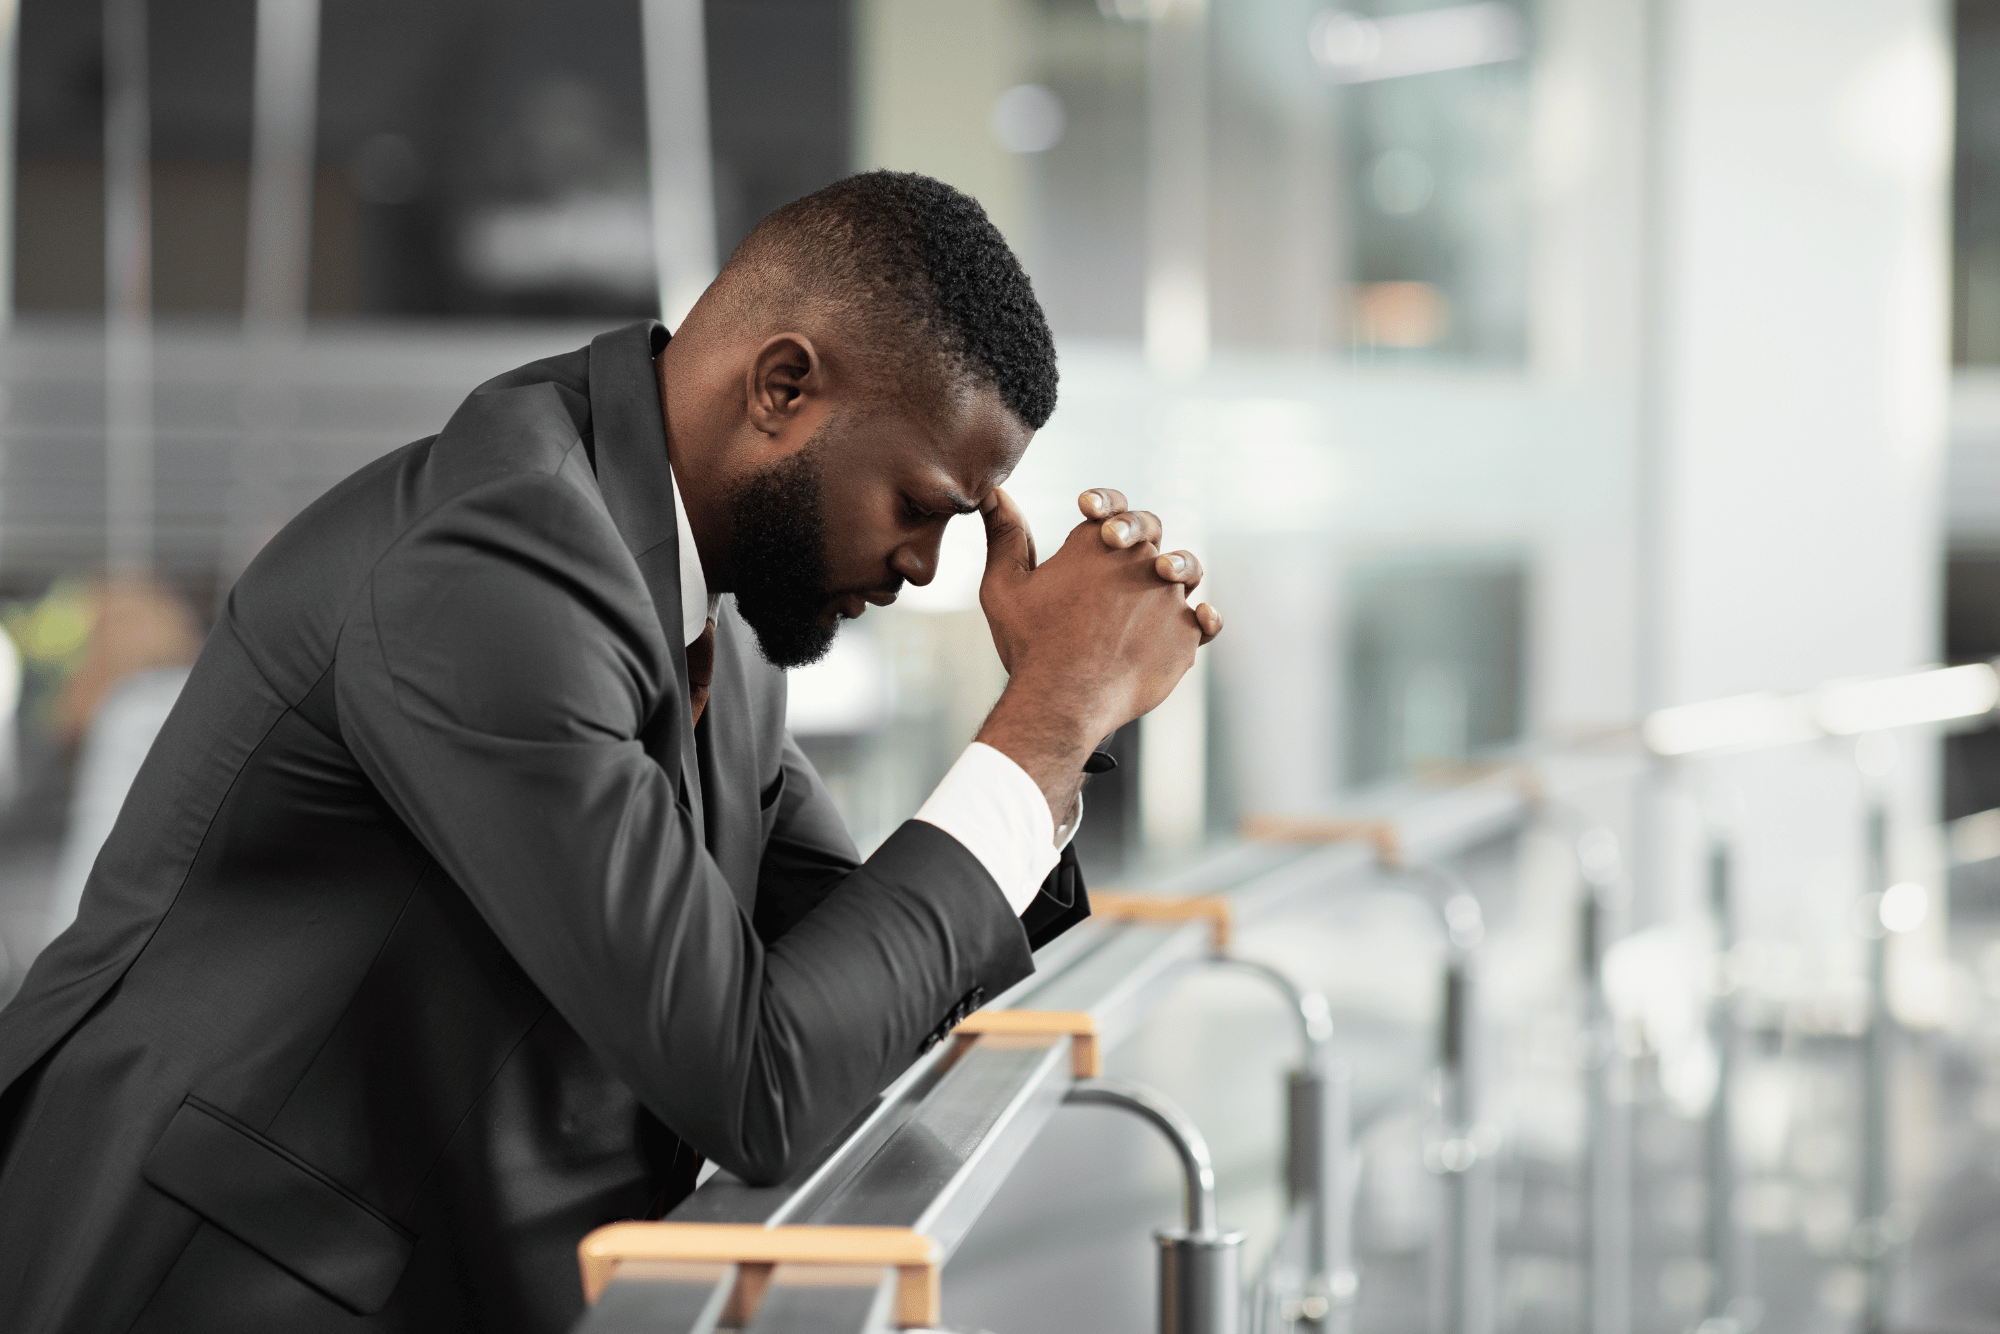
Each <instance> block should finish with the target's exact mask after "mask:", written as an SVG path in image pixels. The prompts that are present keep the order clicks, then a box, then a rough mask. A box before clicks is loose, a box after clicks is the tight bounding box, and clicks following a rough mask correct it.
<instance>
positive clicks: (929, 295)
mask: <svg viewBox="0 0 2000 1334" xmlns="http://www.w3.org/2000/svg"><path fill="white" fill-rule="evenodd" d="M767 265H776V266H777V267H779V268H781V269H782V270H784V271H785V274H786V278H787V279H788V283H787V285H790V286H795V287H797V288H799V289H803V290H802V291H801V292H800V295H802V296H805V297H806V298H808V299H816V300H826V301H830V302H832V303H835V304H837V305H839V306H840V307H842V308H844V309H845V310H846V311H847V312H848V313H850V314H851V315H853V316H854V317H855V318H857V319H858V320H859V321H860V322H861V323H862V325H863V326H864V328H865V329H866V330H867V332H868V333H869V334H870V335H872V336H873V341H876V342H878V343H879V344H881V345H882V346H884V347H889V346H896V347H899V348H901V349H902V350H903V351H904V352H906V353H909V352H917V353H918V354H919V355H921V352H923V351H927V352H929V353H930V354H931V356H932V357H933V358H941V359H942V363H943V368H944V369H946V370H952V371H957V372H958V373H960V374H969V375H971V376H973V377H975V378H976V379H979V380H982V381H985V382H986V383H988V384H991V385H992V386H993V387H994V388H995V389H996V390H997V391H998V392H999V395H1000V401H1001V402H1002V403H1005V404H1006V405H1007V408H1008V410H1009V411H1010V412H1012V413H1013V414H1014V415H1015V416H1016V417H1018V418H1020V419H1021V421H1022V423H1023V424H1025V425H1026V426H1028V427H1029V428H1030V429H1032V430H1039V429H1041V426H1042V424H1043V423H1044V422H1046V421H1047V420H1048V419H1049V414H1050V413H1052V412H1054V411H1055V406H1056V346H1055V339H1054V337H1053V336H1052V335H1051V334H1050V333H1049V322H1048V319H1047V317H1046V316H1044V315H1043V314H1042V306H1041V302H1039V301H1037V300H1036V299H1035V291H1034V288H1033V286H1032V285H1031V284H1030V283H1029V282H1028V275H1027V274H1026V273H1025V272H1023V271H1022V268H1021V261H1020V260H1019V259H1017V258H1015V256H1014V252H1013V251H1012V250H1011V249H1009V248H1008V246H1007V241H1006V238H1005V237H1003V236H1001V235H1000V229H999V228H997V227H995V226H994V225H993V222H992V220H991V219H990V218H988V217H987V216H986V210H985V209H983V208H981V207H980V206H979V201H978V200H976V199H974V198H972V197H971V196H970V195H967V194H965V193H963V192H962V191H959V190H955V189H953V188H952V187H951V186H949V185H946V184H945V183H944V182H943V181H940V180H935V179H933V178H931V177H929V176H921V175H918V174H917V173H915V172H908V171H869V172H863V173H861V174H860V175H858V176H849V177H848V178H847V179H845V180H842V181H836V182H834V183H833V184H832V185H829V186H827V187H826V188H825V189H823V190H819V191H817V192H815V193H813V194H809V195H807V196H806V197H805V198H803V199H799V200H795V201H793V202H792V203H790V204H787V205H785V206H784V207H783V208H781V209H779V210H778V211H777V212H775V213H773V214H771V215H770V216H769V217H767V218H765V219H764V220H763V221H762V222H760V223H758V224H757V226H756V228H755V229H754V230H753V231H751V233H750V235H749V236H747V237H745V238H744V239H743V243H742V244H741V245H739V246H737V247H736V251H735V253H734V254H732V255H731V256H730V257H729V264H728V265H727V266H726V267H725V268H724V270H723V273H724V276H725V278H727V277H729V276H731V274H730V271H731V270H737V271H738V272H739V273H740V272H741V271H742V270H744V269H745V268H751V267H756V268H762V267H765V266H767ZM911 335H919V336H918V337H914V338H913V337H911ZM913 345H915V346H913ZM911 369H914V368H911Z"/></svg>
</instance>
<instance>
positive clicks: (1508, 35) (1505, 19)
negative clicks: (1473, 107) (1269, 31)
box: [1306, 3, 1525, 83]
mask: <svg viewBox="0 0 2000 1334" xmlns="http://www.w3.org/2000/svg"><path fill="white" fill-rule="evenodd" d="M1306 42H1307V46H1308V47H1309V48H1310V49H1311V51H1312V57H1313V60H1314V61H1315V62H1317V63H1318V65H1319V67H1320V68H1321V69H1323V70H1325V71H1326V72H1327V74H1328V75H1329V76H1331V77H1332V78H1333V80H1334V81H1335V82H1336V83H1373V82H1375V81H1376V80H1378V79H1398V78H1402V77H1403V76H1404V75H1408V74H1435V73H1438V72H1439V71H1441V70H1448V69H1466V68H1469V67H1471V66H1473V65H1492V64H1496V63H1498V62H1500V61H1503V60H1513V59H1514V58H1516V57H1517V56H1519V55H1520V54H1521V52H1522V50H1523V49H1524V46H1525V43H1524V41H1523V34H1522V31H1521V16H1520V15H1519V14H1516V13H1515V12H1514V10H1513V9H1512V8H1510V7H1509V6H1507V5H1503V4H1497V3H1492V4H1479V5H1455V6H1453V7H1451V8H1449V9H1430V10H1425V11H1423V12H1421V13H1417V14H1392V15H1388V16H1385V17H1383V18H1369V17H1367V16H1366V15H1363V14H1355V13H1350V12H1349V11H1347V10H1343V9H1328V10H1322V11H1321V12H1320V13H1319V14H1318V15H1316V16H1315V17H1314V18H1313V21H1312V26H1311V28H1309V29H1308V30H1307V35H1306Z"/></svg>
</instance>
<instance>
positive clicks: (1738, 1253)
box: [1701, 836, 1757, 1334]
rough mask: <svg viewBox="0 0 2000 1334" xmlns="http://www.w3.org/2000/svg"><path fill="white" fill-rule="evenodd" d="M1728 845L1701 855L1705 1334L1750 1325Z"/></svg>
mask: <svg viewBox="0 0 2000 1334" xmlns="http://www.w3.org/2000/svg"><path fill="white" fill-rule="evenodd" d="M1732 871H1733V864H1732V859H1731V856H1730V847H1729V843H1728V841H1727V840H1726V839H1725V838H1722V837H1720V836H1711V838H1710V841H1709V849H1708V910H1709V915H1710V918H1711V920H1712V922H1713V925H1714V929H1715V959H1716V975H1715V978H1714V985H1713V987H1712V992H1713V994H1712V997H1711V999H1710V1001H1709V1010H1708V1031H1709V1041H1710V1043H1711V1044H1712V1045H1713V1046H1714V1049H1715V1098H1714V1101H1712V1102H1711V1103H1710V1104H1709V1109H1708V1126H1707V1134H1706V1136H1705V1139H1704V1143H1703V1148H1702V1151H1703V1177H1704V1182H1705V1185H1706V1187H1707V1196H1708V1201H1707V1209H1708V1220H1707V1227H1706V1229H1705V1240H1706V1245H1707V1260H1708V1266H1709V1269H1708V1272H1709V1286H1708V1305H1707V1309H1706V1311H1705V1312H1704V1315H1705V1319H1704V1320H1703V1321H1702V1323H1701V1329H1702V1330H1703V1331H1704V1332H1705V1334H1742V1332H1743V1331H1746V1330H1749V1329H1753V1328H1755V1327H1756V1324H1757V1308H1756V1299H1755V1297H1754V1296H1753V1295H1752V1294H1751V1293H1750V1290H1749V1282H1748V1273H1747V1270H1748V1268H1749V1266H1748V1265H1747V1264H1746V1263H1745V1260H1746V1258H1747V1257H1746V1256H1745V1254H1744V1248H1745V1245H1746V1241H1745V1238H1744V1236H1743V1233H1742V1229H1740V1228H1739V1227H1737V1225H1736V1194H1737V1174H1736V1134H1735V1123H1734V1119H1733V1117H1732V1115H1731V1114H1732V1112H1733V1110H1734V1109H1733V1107H1732V1105H1731V1091H1732V1089H1733V1088H1734V1086H1735V1078H1736V1065H1737V1055H1738V1053H1737V1045H1738V1044H1737V1040H1736V1029H1737V1018H1736V1010H1737V997H1736V991H1737V987H1736V963H1735V958H1736V926H1735V922H1736V911H1735V903H1734V896H1733V889H1734V886H1733V883H1732V881H1733V878H1734V877H1733V875H1732Z"/></svg>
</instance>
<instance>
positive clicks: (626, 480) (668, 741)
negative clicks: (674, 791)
mask: <svg viewBox="0 0 2000 1334" xmlns="http://www.w3.org/2000/svg"><path fill="white" fill-rule="evenodd" d="M666 344H667V331H666V329H665V328H663V327H662V326H661V325H660V324H658V323H657V322H655V321H653V320H645V321H642V322H641V323H638V324H632V325H627V326H626V327H625V328H623V329H616V330H613V331H612V332H610V333H607V334H599V335H598V336H597V337H596V338H594V339H592V340H591V344H590V421H591V435H592V438H593V442H594V453H595V455H596V464H597V488H598V490H599V491H600V492H602V493H603V496H604V505H605V508H606V509H608V510H610V512H611V520H612V522H613V523H615V524H616V525H617V526H618V532H619V535H620V536H621V537H623V538H624V539H625V546H626V548H627V549H628V550H629V551H631V553H632V559H633V560H634V561H636V562H637V563H638V566H639V573H640V575H641V577H643V578H644V579H645V581H646V591H647V592H648V593H650V594H651V595H652V599H653V608H654V610H655V611H656V612H657V613H658V614H659V617H660V629H661V630H662V631H664V632H665V634H666V637H667V642H668V656H669V657H670V659H671V660H672V662H673V667H674V687H675V688H674V690H673V691H672V697H671V698H669V699H666V700H662V701H661V703H660V707H659V709H658V711H657V712H656V713H655V715H654V717H653V719H652V720H651V721H650V722H649V723H648V724H647V728H646V737H645V742H646V749H647V751H648V752H649V753H650V754H651V755H652V756H653V758H654V759H655V760H656V761H658V762H659V764H660V765H661V766H662V767H664V768H666V769H667V770H668V771H669V772H675V773H678V774H679V776H680V783H681V796H682V799H683V800H684V801H686V802H687V804H688V807H689V809H690V810H692V811H693V813H694V818H695V823H696V826H697V827H698V828H702V829H706V827H707V825H706V821H705V820H704V818H703V812H702V792H701V770H700V766H699V760H698V758H697V756H696V754H695V743H694V728H693V726H692V725H691V724H690V721H689V718H688V669H687V648H686V644H687V630H686V627H685V626H684V625H683V624H682V623H681V557H680V532H679V529H678V527H677V526H676V524H675V522H674V489H673V488H674V484H673V472H672V468H671V466H670V465H669V463H668V461H667V431H666V421H665V418H664V417H663V416H662V414H661V410H660V390H659V380H658V378H657V376H656V374H655V371H654V369H653V358H654V356H655V355H657V354H658V352H659V350H660V349H661V348H663V347H665V346H666Z"/></svg>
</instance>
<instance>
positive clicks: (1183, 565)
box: [1167, 556, 1187, 574]
mask: <svg viewBox="0 0 2000 1334" xmlns="http://www.w3.org/2000/svg"><path fill="white" fill-rule="evenodd" d="M1167 564H1168V565H1169V566H1171V567H1172V568H1173V572H1174V573H1175V574H1186V573H1187V561H1186V560H1185V559H1184V558H1182V557H1180V556H1168V557H1167Z"/></svg>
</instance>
